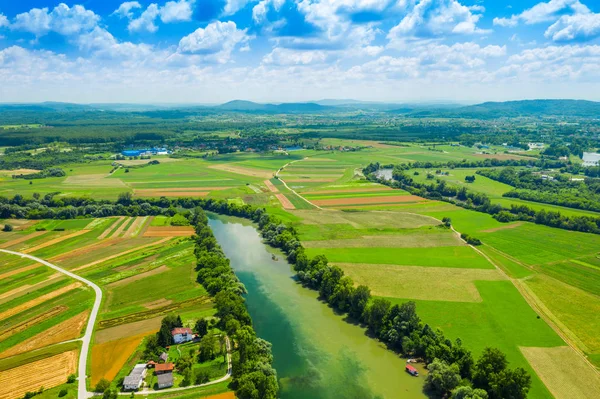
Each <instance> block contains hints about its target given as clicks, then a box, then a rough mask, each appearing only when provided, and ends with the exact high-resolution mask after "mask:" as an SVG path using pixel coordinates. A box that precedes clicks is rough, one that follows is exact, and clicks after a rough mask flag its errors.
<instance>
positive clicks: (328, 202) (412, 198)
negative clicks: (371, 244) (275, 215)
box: [288, 180, 425, 206]
mask: <svg viewBox="0 0 600 399" xmlns="http://www.w3.org/2000/svg"><path fill="white" fill-rule="evenodd" d="M288 181H289V180H288ZM420 201H425V199H424V198H422V197H417V196H416V195H390V196H385V197H365V198H333V199H323V200H312V201H311V202H312V203H313V204H315V205H319V206H337V205H360V204H367V205H369V204H386V203H396V202H420Z"/></svg>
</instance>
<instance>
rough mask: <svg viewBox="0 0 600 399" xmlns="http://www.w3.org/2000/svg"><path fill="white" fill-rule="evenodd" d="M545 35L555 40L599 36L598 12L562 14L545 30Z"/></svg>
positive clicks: (599, 16)
mask: <svg viewBox="0 0 600 399" xmlns="http://www.w3.org/2000/svg"><path fill="white" fill-rule="evenodd" d="M545 36H546V37H547V38H549V39H552V40H553V41H555V42H568V41H576V40H587V39H591V38H594V37H598V36H600V14H593V13H590V14H576V15H564V16H562V17H561V18H560V19H559V20H558V21H556V22H555V23H554V24H552V25H551V26H550V27H549V28H548V29H547V30H546V33H545Z"/></svg>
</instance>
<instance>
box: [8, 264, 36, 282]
mask: <svg viewBox="0 0 600 399" xmlns="http://www.w3.org/2000/svg"><path fill="white" fill-rule="evenodd" d="M41 266H42V264H41V263H35V264H33V265H29V266H25V267H21V268H19V269H15V270H11V271H9V272H6V273H3V274H0V280H2V279H3V278H7V277H10V276H13V275H15V274H19V273H23V272H26V271H28V270H31V269H36V268H38V267H41Z"/></svg>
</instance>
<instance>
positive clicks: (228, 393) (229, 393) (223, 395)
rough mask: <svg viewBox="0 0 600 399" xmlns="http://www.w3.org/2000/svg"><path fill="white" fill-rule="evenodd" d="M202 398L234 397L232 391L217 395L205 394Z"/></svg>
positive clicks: (226, 398)
mask: <svg viewBox="0 0 600 399" xmlns="http://www.w3.org/2000/svg"><path fill="white" fill-rule="evenodd" d="M204 399H235V394H234V393H233V391H229V392H223V393H220V394H217V395H211V396H207V397H205V398H204Z"/></svg>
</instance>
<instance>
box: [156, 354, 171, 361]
mask: <svg viewBox="0 0 600 399" xmlns="http://www.w3.org/2000/svg"><path fill="white" fill-rule="evenodd" d="M158 358H159V360H161V361H163V362H166V361H167V359H168V358H169V355H167V353H166V352H163V353H161V354H160V356H159V357H158Z"/></svg>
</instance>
